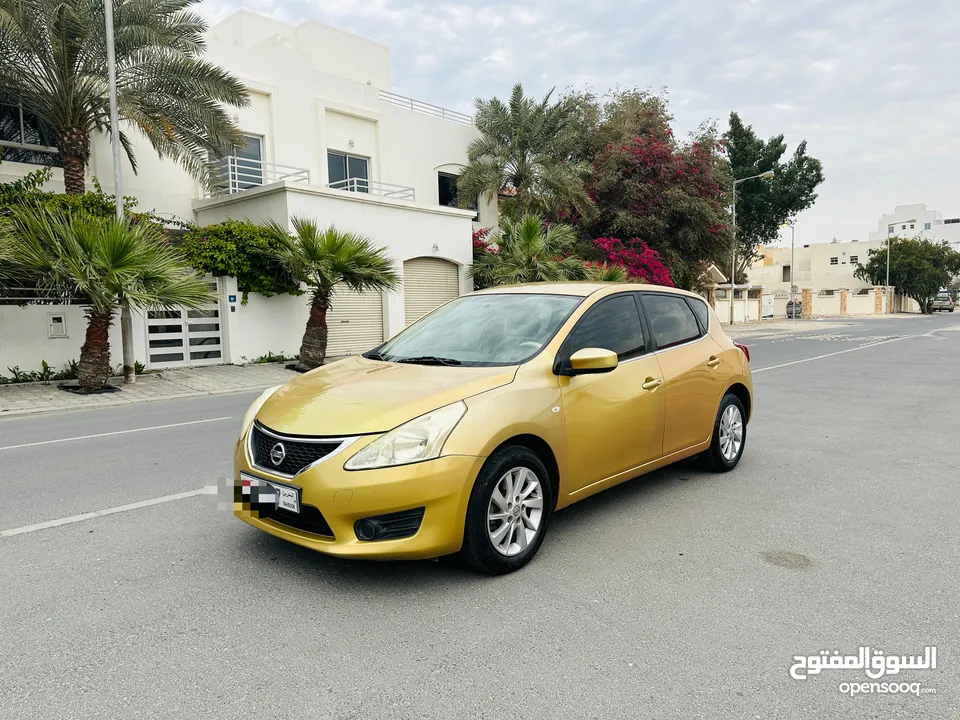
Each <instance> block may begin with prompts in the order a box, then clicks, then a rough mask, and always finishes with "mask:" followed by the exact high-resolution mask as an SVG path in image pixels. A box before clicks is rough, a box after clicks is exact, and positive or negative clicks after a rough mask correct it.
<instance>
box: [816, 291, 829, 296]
mask: <svg viewBox="0 0 960 720" xmlns="http://www.w3.org/2000/svg"><path fill="white" fill-rule="evenodd" d="M817 295H819V296H820V297H833V290H821V291H820V292H818V293H817Z"/></svg>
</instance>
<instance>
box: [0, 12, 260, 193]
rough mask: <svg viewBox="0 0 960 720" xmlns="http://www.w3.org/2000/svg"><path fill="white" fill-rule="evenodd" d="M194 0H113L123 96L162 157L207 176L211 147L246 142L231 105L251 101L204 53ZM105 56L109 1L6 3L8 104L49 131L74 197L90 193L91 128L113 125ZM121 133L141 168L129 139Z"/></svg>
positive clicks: (1, 55) (2, 42) (1, 42)
mask: <svg viewBox="0 0 960 720" xmlns="http://www.w3.org/2000/svg"><path fill="white" fill-rule="evenodd" d="M196 2H197V0H159V1H158V2H144V1H143V0H115V1H114V11H113V15H114V29H115V42H114V47H115V49H116V67H117V102H118V106H119V110H120V119H121V120H122V121H124V123H125V124H126V125H127V126H128V127H135V128H137V129H138V130H139V131H140V132H141V133H143V134H144V135H145V136H146V137H147V139H148V140H149V141H150V143H151V144H152V145H153V147H154V149H155V150H156V151H157V153H159V155H160V156H161V157H171V158H173V159H175V160H177V161H178V162H179V163H180V164H181V165H183V167H185V168H186V169H187V170H188V171H189V172H190V173H191V174H192V175H194V176H195V177H197V178H198V179H199V180H201V181H206V180H207V178H208V173H209V156H210V153H213V154H217V155H219V154H221V153H222V152H226V151H229V150H231V149H232V148H234V147H236V146H238V145H240V144H242V137H241V135H240V132H239V130H238V129H237V128H236V126H235V125H234V124H233V122H232V121H231V119H230V116H229V115H228V114H227V111H226V110H225V109H224V107H223V104H227V105H234V106H242V105H246V104H247V102H248V100H247V96H246V92H245V90H244V88H243V85H242V84H241V82H240V81H239V80H237V79H236V78H234V77H233V76H232V75H230V74H229V73H228V72H226V71H225V70H223V69H221V68H219V67H217V66H215V65H212V64H210V63H208V62H205V61H204V60H203V58H202V55H203V52H204V38H203V35H204V32H205V31H206V29H207V24H206V22H205V21H204V20H203V19H202V18H201V17H200V16H199V15H197V14H195V13H193V12H190V11H189V8H190V6H191V5H194V4H195V3H196ZM106 56H107V50H106V42H105V37H104V13H103V2H102V0H0V102H2V103H7V104H14V105H17V104H19V105H21V106H22V107H23V110H24V112H25V113H29V114H30V115H31V116H33V117H35V118H37V120H38V122H39V123H40V124H41V126H42V127H43V129H44V132H49V134H50V138H51V139H50V142H52V144H53V145H55V146H56V148H57V150H58V151H59V154H60V163H61V165H62V166H63V179H64V184H65V185H66V190H67V192H68V193H71V194H79V193H82V192H83V191H84V186H85V185H84V171H85V169H86V166H87V161H88V159H89V156H90V137H91V135H93V134H94V133H95V132H97V131H100V132H107V131H108V130H109V119H110V112H109V97H108V85H107V61H106ZM119 139H120V142H121V143H122V145H123V148H124V150H125V151H126V153H127V157H128V158H129V159H130V163H131V164H132V165H133V168H134V171H136V167H137V166H136V158H135V157H134V154H133V147H132V145H131V143H130V139H129V137H128V136H127V135H126V134H125V133H123V132H121V133H120V138H119Z"/></svg>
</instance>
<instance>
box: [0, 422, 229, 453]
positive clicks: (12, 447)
mask: <svg viewBox="0 0 960 720" xmlns="http://www.w3.org/2000/svg"><path fill="white" fill-rule="evenodd" d="M231 419H232V418H230V417H218V418H207V419H206V420H190V421H189V422H181V423H170V424H169V425H153V426H151V427H145V428H133V429H132V430H116V431H115V432H108V433H97V434H96V435H80V436H79V437H70V438H60V439H59V440H41V441H40V442H32V443H23V444H22V445H7V446H5V447H0V450H16V449H17V448H25V447H36V446H37V445H51V444H53V443H62V442H72V441H74V440H89V439H90V438H100V437H109V436H111V435H126V434H128V433H138V432H147V431H148V430H163V429H165V428H174V427H183V426H184V425H199V424H201V423H211V422H220V421H221V420H231Z"/></svg>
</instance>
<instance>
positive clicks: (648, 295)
mask: <svg viewBox="0 0 960 720" xmlns="http://www.w3.org/2000/svg"><path fill="white" fill-rule="evenodd" d="M640 295H641V302H642V305H643V311H644V313H645V315H646V318H647V322H648V324H649V327H650V330H651V335H652V336H653V338H652V339H653V341H654V343H655V344H656V354H657V359H658V360H659V361H660V370H661V372H662V373H663V389H664V396H665V402H666V412H665V421H664V429H663V455H664V456H668V455H672V454H674V453H677V452H681V451H683V450H685V449H687V448H689V447H692V446H694V445H698V444H700V443H703V442H705V441H707V440H708V439H709V438H710V435H711V433H712V432H713V425H714V422H715V420H716V413H717V408H718V407H719V404H720V398H721V396H722V395H723V392H724V390H725V389H726V385H727V383H726V370H725V368H724V364H723V362H722V359H721V357H720V356H721V353H722V348H721V347H720V345H719V344H718V343H717V342H716V341H715V340H714V339H713V338H712V337H710V335H709V333H708V332H707V330H708V325H707V323H709V318H710V313H709V310H708V308H707V307H706V304H705V303H703V302H702V301H701V300H698V299H696V298H690V297H686V296H684V295H680V294H673V293H667V292H643V293H641V294H640ZM695 303H700V304H701V305H702V306H703V307H702V308H699V307H697V306H696V305H695ZM695 310H697V311H700V312H695ZM698 315H699V316H700V317H705V318H706V319H705V321H703V322H702V321H701V320H699V319H698Z"/></svg>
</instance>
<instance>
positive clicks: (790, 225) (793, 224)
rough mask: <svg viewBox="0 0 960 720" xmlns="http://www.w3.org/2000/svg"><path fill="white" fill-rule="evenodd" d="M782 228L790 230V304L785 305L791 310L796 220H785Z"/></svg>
mask: <svg viewBox="0 0 960 720" xmlns="http://www.w3.org/2000/svg"><path fill="white" fill-rule="evenodd" d="M783 227H788V228H790V303H789V304H788V305H787V307H788V308H792V307H793V288H794V284H793V265H794V262H793V249H794V242H793V240H794V235H795V232H796V229H797V221H796V220H787V221H786V222H785V223H784V224H783ZM787 314H788V315H789V311H788V313H787ZM794 319H796V314H794Z"/></svg>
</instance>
